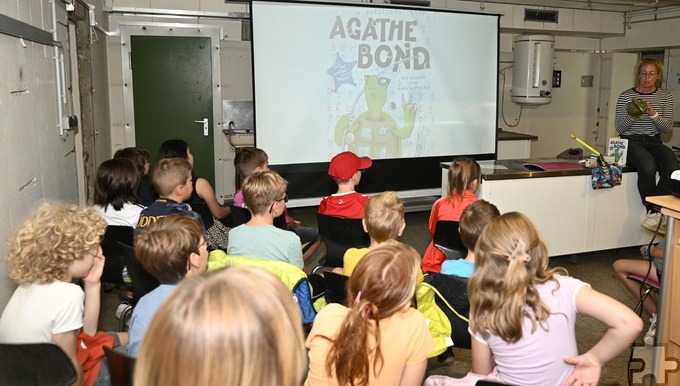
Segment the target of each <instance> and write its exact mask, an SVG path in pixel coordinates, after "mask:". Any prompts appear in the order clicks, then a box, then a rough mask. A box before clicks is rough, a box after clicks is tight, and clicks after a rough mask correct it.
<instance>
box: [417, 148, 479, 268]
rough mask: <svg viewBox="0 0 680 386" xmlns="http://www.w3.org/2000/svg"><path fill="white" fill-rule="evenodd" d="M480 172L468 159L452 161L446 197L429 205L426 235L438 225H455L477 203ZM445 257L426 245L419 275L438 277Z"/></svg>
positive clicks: (476, 165) (432, 231)
mask: <svg viewBox="0 0 680 386" xmlns="http://www.w3.org/2000/svg"><path fill="white" fill-rule="evenodd" d="M481 174H482V173H481V168H480V166H479V164H478V163H477V161H475V160H474V159H472V158H469V157H459V158H456V159H454V160H453V162H452V163H451V166H450V167H449V191H448V192H449V194H448V196H447V197H442V198H440V199H439V200H437V201H436V202H435V203H434V205H432V211H431V212H430V221H429V224H428V229H429V230H430V235H432V236H434V231H435V228H436V226H437V222H438V221H442V220H444V221H458V220H460V216H461V215H462V214H463V210H464V209H465V208H467V206H468V205H470V204H472V203H473V202H475V201H477V196H475V193H477V190H478V189H479V183H480V178H481ZM444 260H446V256H444V254H443V253H442V252H441V251H440V250H439V249H437V247H435V246H434V242H430V245H428V246H427V249H426V250H425V254H424V255H423V263H422V268H423V272H432V273H439V272H440V271H441V268H442V263H443V262H444Z"/></svg>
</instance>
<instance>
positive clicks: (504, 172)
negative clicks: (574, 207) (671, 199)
mask: <svg viewBox="0 0 680 386" xmlns="http://www.w3.org/2000/svg"><path fill="white" fill-rule="evenodd" d="M478 162H479V165H480V166H481V167H482V179H483V180H486V181H492V180H511V179H519V178H543V177H564V176H585V175H590V169H586V168H584V167H581V165H579V164H578V161H577V160H566V159H558V158H526V159H510V160H496V161H494V160H491V161H478ZM544 162H570V163H573V164H574V169H567V170H540V171H532V170H529V169H527V168H526V167H524V164H526V163H544ZM450 165H451V162H442V163H440V164H439V166H441V167H442V168H443V169H448V168H449V166H450ZM633 171H635V169H634V168H631V167H624V168H623V172H624V173H626V172H633Z"/></svg>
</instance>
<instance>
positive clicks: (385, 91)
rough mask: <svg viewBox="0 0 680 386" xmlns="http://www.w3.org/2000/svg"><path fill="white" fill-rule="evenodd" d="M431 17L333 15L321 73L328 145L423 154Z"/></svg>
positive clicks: (428, 123)
mask: <svg viewBox="0 0 680 386" xmlns="http://www.w3.org/2000/svg"><path fill="white" fill-rule="evenodd" d="M377 13H381V14H377ZM395 16H397V17H395ZM430 16H431V15H430ZM430 19H431V18H428V15H419V17H418V18H415V17H414V18H403V16H402V15H396V13H395V12H394V11H393V10H379V11H376V12H375V13H371V14H369V15H366V17H357V16H347V17H343V16H340V15H338V16H337V17H336V19H335V23H334V24H333V26H332V28H331V30H330V33H329V39H330V41H331V45H330V49H331V53H335V55H336V60H335V63H334V64H333V65H332V66H331V67H330V68H329V69H328V71H327V73H328V75H329V76H330V78H331V81H332V83H331V87H328V89H327V92H328V94H329V98H328V100H327V108H328V111H331V112H332V114H331V115H329V116H328V118H329V121H328V127H333V128H334V133H333V139H334V143H335V145H337V146H340V147H341V148H342V149H343V150H350V151H353V152H354V153H356V154H359V155H366V156H370V157H372V158H396V157H401V156H402V153H403V152H405V153H408V154H410V155H417V154H422V153H423V150H425V149H424V148H425V147H427V142H425V141H423V139H425V138H427V133H424V131H427V130H429V129H430V128H431V127H432V118H433V117H432V108H431V106H432V104H433V100H434V93H433V87H432V85H431V84H430V82H431V80H432V74H431V72H432V68H431V63H430V52H429V50H428V49H427V46H429V39H428V36H429V35H431V33H432V31H431V29H432V27H433V25H432V22H433V21H432V20H430ZM355 77H357V78H358V79H355ZM416 121H417V125H416ZM416 126H417V128H418V130H414V128H415V127H416Z"/></svg>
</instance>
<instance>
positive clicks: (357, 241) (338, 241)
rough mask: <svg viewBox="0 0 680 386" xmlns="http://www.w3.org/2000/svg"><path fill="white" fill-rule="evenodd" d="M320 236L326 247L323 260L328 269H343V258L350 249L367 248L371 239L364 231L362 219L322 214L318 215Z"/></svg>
mask: <svg viewBox="0 0 680 386" xmlns="http://www.w3.org/2000/svg"><path fill="white" fill-rule="evenodd" d="M316 219H317V223H318V225H319V234H320V235H321V237H322V240H323V243H324V245H325V246H326V255H325V256H324V257H323V258H322V260H321V261H323V264H322V265H324V266H326V267H342V265H343V257H344V255H345V252H346V251H347V250H348V249H349V248H366V247H368V246H369V245H370V244H371V238H370V237H369V236H368V233H366V231H364V227H363V225H362V224H361V219H360V218H340V217H334V216H329V215H325V214H321V213H317V214H316Z"/></svg>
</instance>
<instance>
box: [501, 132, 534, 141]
mask: <svg viewBox="0 0 680 386" xmlns="http://www.w3.org/2000/svg"><path fill="white" fill-rule="evenodd" d="M537 139H538V137H537V136H535V135H529V134H522V133H515V132H514V131H504V130H498V140H499V141H533V140H537Z"/></svg>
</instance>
